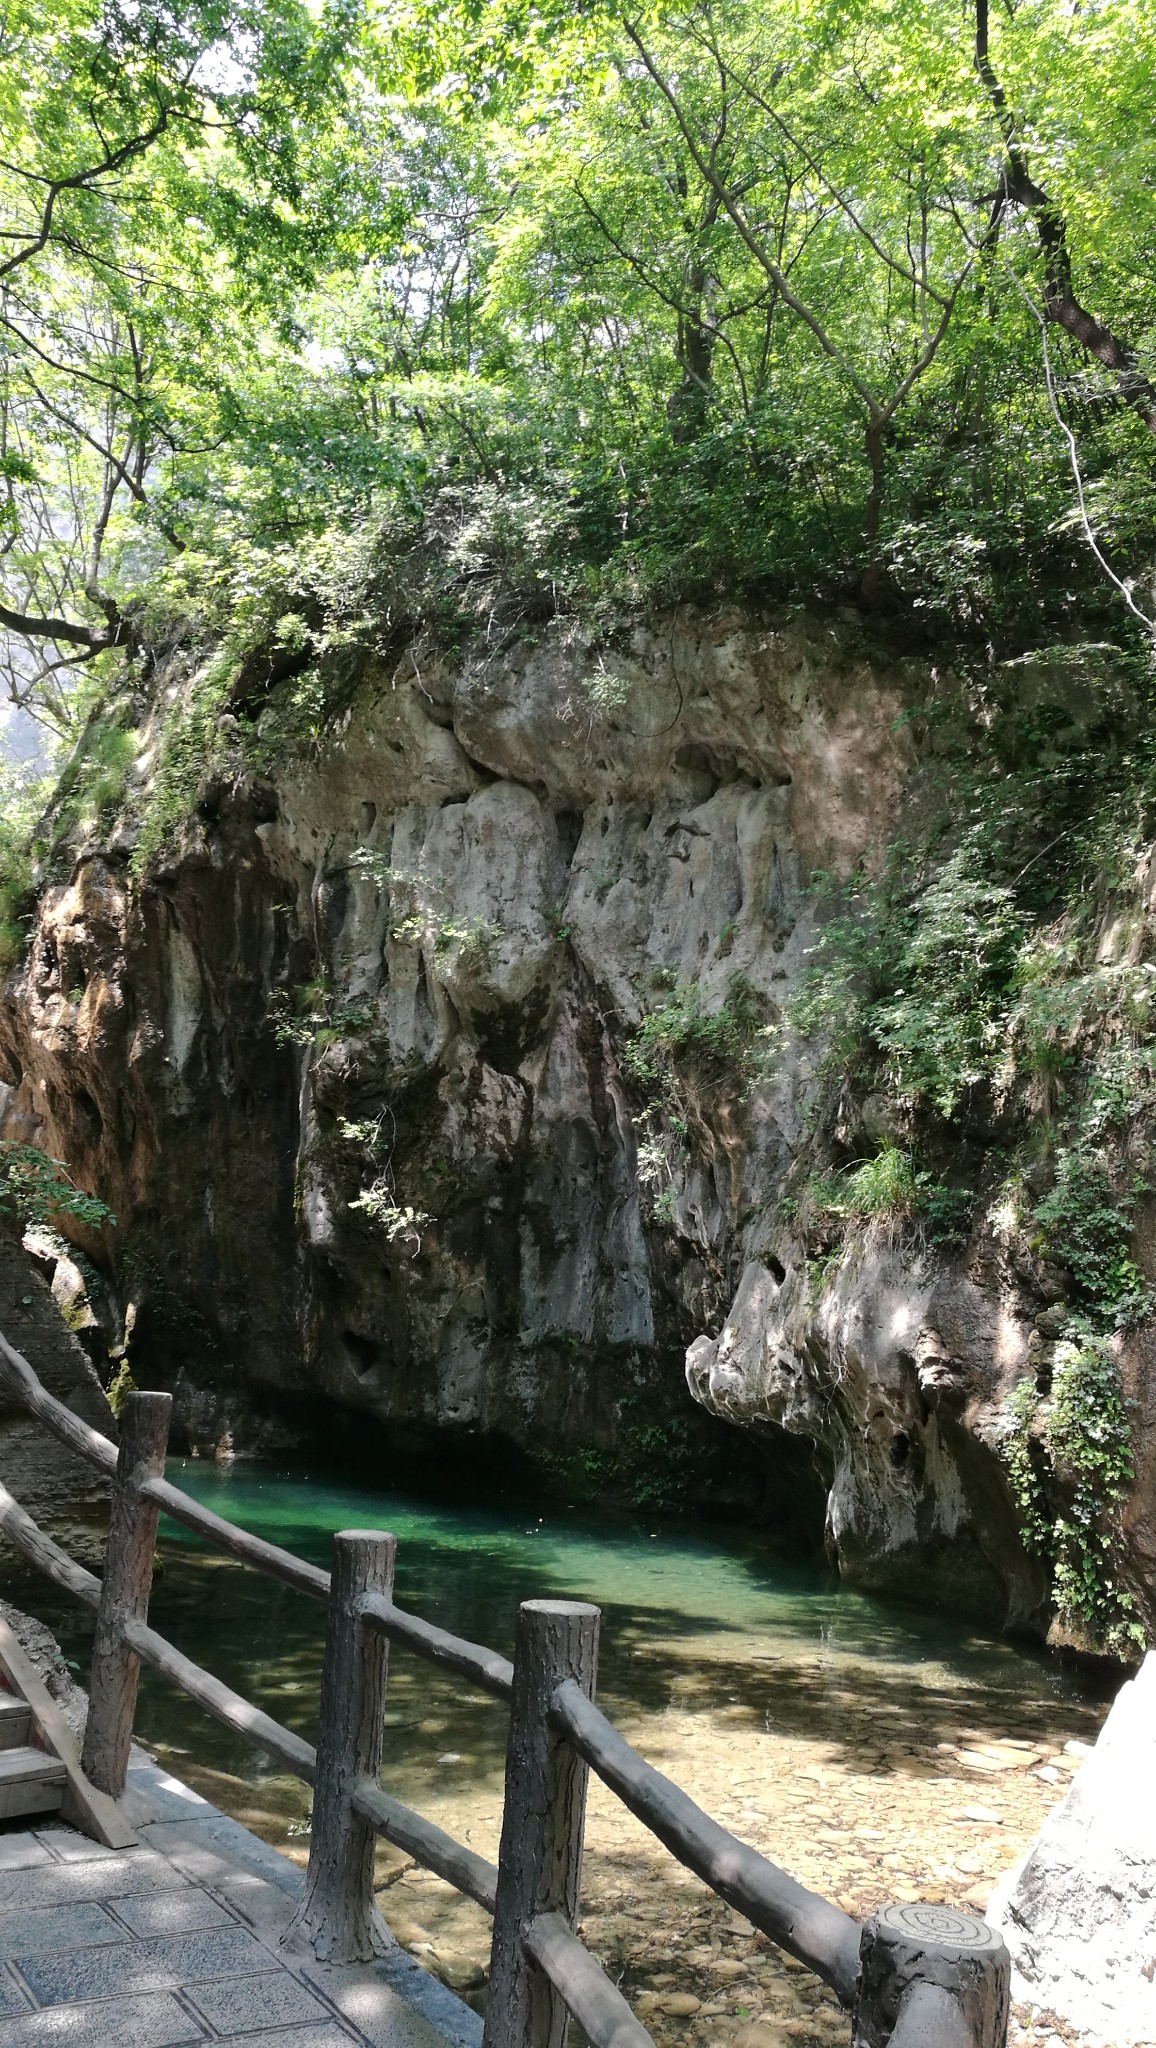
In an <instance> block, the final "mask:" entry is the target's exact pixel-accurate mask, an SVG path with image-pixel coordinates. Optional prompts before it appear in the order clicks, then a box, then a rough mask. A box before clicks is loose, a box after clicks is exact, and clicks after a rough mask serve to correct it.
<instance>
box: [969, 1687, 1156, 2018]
mask: <svg viewBox="0 0 1156 2048" xmlns="http://www.w3.org/2000/svg"><path fill="white" fill-rule="evenodd" d="M987 1917H988V1919H989V1920H990V1921H991V1923H992V1925H993V1926H996V1927H998V1928H1000V1930H1001V1932H1002V1934H1003V1936H1004V1939H1005V1941H1006V1942H1007V1945H1008V1947H1009V1949H1010V1950H1011V1955H1012V1962H1013V1966H1014V1974H1013V1980H1012V1995H1013V1998H1015V1999H1016V2000H1017V2001H1019V2000H1023V2001H1024V2002H1026V2003H1030V2004H1032V2005H1034V2006H1037V2007H1039V2008H1040V2009H1041V2010H1042V2011H1045V2012H1047V2013H1049V2014H1052V2015H1054V2017H1055V2018H1056V2019H1058V2020H1062V2021H1063V2022H1064V2023H1065V2024H1066V2025H1067V2026H1068V2027H1070V2028H1072V2029H1074V2030H1075V2031H1076V2032H1077V2033H1079V2034H1081V2035H1082V2036H1083V2037H1084V2038H1085V2040H1087V2041H1088V2042H1089V2043H1092V2044H1095V2048H1150V2044H1151V2043H1153V2042H1156V1653H1152V1654H1150V1655H1149V1656H1148V1657H1146V1658H1145V1660H1144V1663H1143V1665H1142V1667H1141V1669H1140V1672H1139V1674H1138V1676H1137V1677H1136V1678H1134V1679H1133V1680H1131V1682H1130V1683H1129V1684H1127V1685H1125V1686H1124V1688H1123V1690H1122V1691H1121V1693H1120V1694H1119V1697H1118V1698H1117V1700H1116V1703H1115V1705H1114V1707H1113V1708H1112V1711H1111V1713H1110V1714H1109V1716H1108V1719H1107V1721H1106V1722H1105V1724H1104V1728H1103V1731H1102V1733H1101V1735H1100V1739H1099V1741H1098V1742H1097V1744H1096V1746H1095V1748H1094V1749H1093V1750H1092V1751H1091V1753H1090V1755H1089V1756H1088V1758H1087V1760H1086V1762H1085V1763H1084V1764H1083V1766H1082V1767H1081V1769H1080V1771H1079V1772H1078V1773H1077V1775H1076V1777H1075V1778H1074V1779H1073V1781H1072V1785H1071V1788H1070V1790H1069V1792H1068V1794H1067V1796H1066V1797H1065V1798H1064V1799H1063V1800H1062V1801H1061V1803H1060V1805H1059V1806H1057V1807H1055V1808H1054V1810H1053V1811H1052V1813H1051V1814H1049V1816H1048V1818H1047V1820H1046V1821H1045V1822H1044V1825H1043V1827H1042V1828H1041V1830H1040V1832H1039V1834H1038V1835H1037V1837H1036V1840H1035V1842H1034V1843H1033V1844H1032V1847H1031V1848H1030V1849H1029V1850H1028V1853H1027V1855H1026V1857H1025V1858H1024V1860H1023V1862H1022V1863H1021V1864H1020V1865H1019V1866H1018V1868H1017V1869H1015V1870H1012V1871H1010V1872H1009V1873H1008V1874H1007V1876H1006V1877H1004V1878H1003V1879H1002V1880H1001V1882H1000V1884H999V1885H998V1886H997V1888H996V1891H995V1894H994V1896H993V1898H992V1900H991V1904H990V1906H989V1908H988V1915H987Z"/></svg>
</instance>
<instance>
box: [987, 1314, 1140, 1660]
mask: <svg viewBox="0 0 1156 2048" xmlns="http://www.w3.org/2000/svg"><path fill="white" fill-rule="evenodd" d="M1069 1331H1070V1334H1069V1336H1068V1337H1067V1338H1066V1339H1065V1340H1064V1341H1063V1342H1062V1343H1060V1344H1059V1345H1057V1347H1056V1360H1055V1366H1054V1370H1053V1376H1052V1391H1051V1398H1050V1400H1049V1401H1048V1402H1047V1404H1046V1407H1045V1408H1044V1410H1043V1416H1044V1420H1043V1427H1042V1430H1041V1429H1039V1428H1038V1424H1037V1417H1038V1415H1039V1414H1040V1402H1039V1398H1038V1396H1037V1393H1036V1389H1035V1387H1034V1385H1033V1383H1032V1381H1030V1380H1021V1381H1020V1382H1019V1383H1018V1385H1017V1386H1016V1387H1015V1388H1014V1389H1013V1391H1012V1393H1011V1394H1010V1395H1009V1397H1008V1399H1007V1402H1006V1403H1005V1410H1004V1420H1005V1436H1004V1462H1005V1465H1006V1468H1007V1471H1008V1476H1009V1479H1010V1481H1011V1486H1012V1491H1013V1494H1014V1495H1015V1499H1016V1503H1017V1506H1018V1508H1019V1512H1020V1524H1021V1529H1022V1532H1023V1536H1024V1540H1025V1542H1026V1543H1027V1545H1028V1547H1029V1549H1031V1550H1034V1551H1035V1552H1036V1554H1037V1555H1039V1556H1041V1557H1043V1558H1044V1559H1045V1560H1046V1562H1047V1563H1048V1564H1049V1565H1050V1567H1051V1570H1052V1575H1053V1597H1054V1600H1055V1603H1056V1608H1057V1611H1058V1613H1059V1615H1060V1618H1061V1620H1062V1621H1063V1622H1065V1623H1066V1624H1067V1625H1068V1626H1069V1627H1071V1628H1073V1629H1075V1630H1076V1631H1077V1633H1078V1635H1079V1636H1080V1637H1081V1638H1082V1639H1083V1640H1085V1641H1086V1642H1088V1643H1089V1644H1090V1645H1092V1646H1094V1647H1096V1648H1098V1649H1101V1650H1104V1651H1106V1652H1108V1653H1109V1654H1111V1655H1113V1656H1118V1657H1130V1656H1131V1657H1134V1656H1135V1655H1136V1653H1137V1651H1140V1650H1143V1648H1144V1644H1145V1636H1144V1629H1143V1625H1142V1623H1141V1621H1140V1618H1139V1610H1138V1608H1137V1604H1136V1601H1135V1599H1134V1597H1133V1595H1132V1594H1131V1593H1130V1592H1129V1591H1128V1590H1127V1588H1126V1587H1125V1586H1123V1585H1122V1584H1121V1581H1120V1568H1121V1551H1122V1544H1121V1532H1120V1510H1121V1508H1122V1506H1123V1503H1124V1502H1125V1500H1126V1499H1127V1496H1128V1492H1129V1488H1130V1487H1131V1484H1132V1481H1133V1478H1134V1466H1133V1460H1132V1445H1131V1430H1130V1427H1129V1423H1128V1415H1127V1410H1126V1408H1125V1405H1124V1397H1123V1394H1122V1391H1121V1388H1120V1377H1119V1373H1118V1370H1117V1367H1116V1361H1115V1357H1114V1354H1113V1347H1112V1343H1111V1340H1110V1339H1108V1338H1106V1337H1104V1336H1101V1335H1097V1334H1096V1333H1095V1332H1094V1331H1092V1330H1091V1329H1089V1328H1088V1327H1087V1326H1084V1327H1083V1328H1081V1327H1080V1325H1079V1323H1078V1321H1074V1322H1073V1323H1072V1324H1071V1325H1070V1326H1069ZM1033 1437H1035V1440H1036V1442H1037V1443H1038V1447H1039V1454H1042V1453H1045V1452H1046V1456H1047V1465H1048V1469H1047V1471H1046V1472H1044V1473H1042V1472H1041V1470H1040V1469H1039V1465H1038V1463H1037V1458H1036V1457H1033V1451H1032V1443H1033ZM1053 1502H1054V1503H1056V1505H1055V1506H1054V1507H1053V1505H1052V1504H1051V1503H1053Z"/></svg>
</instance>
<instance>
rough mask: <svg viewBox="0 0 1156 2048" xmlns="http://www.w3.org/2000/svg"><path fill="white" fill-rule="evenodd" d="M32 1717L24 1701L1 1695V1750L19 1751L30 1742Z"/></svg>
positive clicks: (7, 1694) (9, 1695)
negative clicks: (29, 1733) (24, 1744)
mask: <svg viewBox="0 0 1156 2048" xmlns="http://www.w3.org/2000/svg"><path fill="white" fill-rule="evenodd" d="M30 1719H31V1716H30V1715H29V1712H28V1708H27V1706H26V1705H25V1703H24V1701H23V1700H18V1699H14V1698H13V1696H12V1694H11V1693H0V1750H2V1749H19V1748H20V1745H21V1744H22V1743H24V1742H27V1740H28V1725H29V1721H30Z"/></svg>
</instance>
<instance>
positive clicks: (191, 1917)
mask: <svg viewBox="0 0 1156 2048" xmlns="http://www.w3.org/2000/svg"><path fill="white" fill-rule="evenodd" d="M129 1780H130V1789H129V1792H128V1793H127V1794H126V1801H125V1810H126V1813H127V1814H128V1817H129V1818H130V1820H131V1822H132V1825H133V1827H134V1828H136V1829H137V1831H138V1833H139V1834H140V1837H141V1843H142V1846H141V1847H140V1848H139V1849H122V1850H121V1851H120V1852H119V1853H117V1854H113V1853H111V1852H110V1851H109V1850H107V1849H102V1848H100V1847H99V1846H98V1845H97V1844H96V1843H94V1842H90V1841H88V1840H87V1839H86V1838H85V1837H84V1836H83V1835H78V1834H75V1833H74V1832H73V1831H72V1830H71V1829H68V1828H66V1827H63V1826H60V1825H58V1824H56V1823H55V1822H53V1823H47V1824H45V1826H43V1827H39V1828H33V1827H20V1826H12V1825H10V1826H9V1828H7V1829H6V1830H3V1831H0V2048H52V2044H56V2043H61V2044H67V2048H178V2044H181V2043H185V2042H200V2041H217V2042H231V2043H234V2044H236V2048H351V2044H354V2043H358V2044H361V2048H447V2044H448V2048H478V2044H479V2043H480V2041H481V2031H482V2029H481V2021H480V2020H479V2019H478V2017H477V2015H476V2014H474V2013H472V2012H471V2011H470V2010H469V2008H468V2007H467V2006H465V2005H463V2004H462V2003H461V2001H460V2000H459V1999H457V1998H455V1997H454V1996H453V1994H452V1992H450V1991H447V1990H446V1988H445V1987H444V1985H441V1984H439V1983H438V1982H437V1980H436V1978H433V1977H431V1976H429V1974H428V1973H427V1972H426V1971H425V1970H423V1969H421V1967H420V1965H418V1964H417V1963H415V1962H414V1961H413V1959H412V1957H409V1956H406V1955H405V1954H403V1953H402V1952H401V1951H400V1950H399V1951H398V1952H397V1953H396V1955H394V1956H391V1957H390V1958H389V1959H388V1960H386V1961H383V1962H382V1963H380V1964H376V1965H373V1966H369V1967H360V1966H352V1967H348V1968H333V1967H329V1966H326V1965H323V1964H319V1963H316V1962H314V1961H313V1960H312V1959H311V1958H310V1957H309V1956H308V1954H307V1953H306V1954H305V1955H299V1954H292V1955H290V1954H287V1953H286V1952H285V1951H284V1950H282V1949H281V1948H280V1947H279V1939H280V1936H281V1934H282V1933H283V1931H284V1929H285V1927H286V1926H287V1924H288V1922H289V1920H290V1918H291V1917H292V1914H293V1910H294V1907H295V1905H296V1902H297V1898H298V1897H299V1895H300V1890H301V1885H302V1881H303V1879H302V1873H301V1871H300V1870H299V1869H298V1868H297V1866H296V1865H295V1864H293V1863H290V1862H289V1861H288V1860H287V1858H285V1857H283V1856H279V1855H278V1854H277V1853H276V1851H275V1850H273V1849H270V1848H268V1847H267V1845H266V1844H265V1843H263V1842H260V1841H258V1840H257V1838H256V1837H255V1836H254V1835H251V1834H249V1832H248V1830H247V1829H245V1828H243V1827H241V1826H240V1825H239V1824H238V1823H237V1822H236V1821H232V1820H229V1819H228V1818H227V1817H226V1816H225V1815H224V1814H221V1813H218V1812H217V1810H216V1808H215V1807H212V1806H209V1805H207V1804H206V1803H205V1801H204V1800H201V1799H198V1798H197V1796H196V1794H195V1793H193V1792H190V1791H189V1789H188V1787H187V1786H185V1785H181V1784H179V1783H178V1782H177V1781H176V1780H175V1779H173V1778H169V1777H167V1776H166V1775H165V1774H164V1773H163V1772H162V1771H160V1770H158V1769H157V1767H156V1766H155V1765H154V1764H151V1763H145V1762H143V1761H142V1762H138V1763H135V1764H134V1765H133V1767H132V1769H131V1771H130V1774H129Z"/></svg>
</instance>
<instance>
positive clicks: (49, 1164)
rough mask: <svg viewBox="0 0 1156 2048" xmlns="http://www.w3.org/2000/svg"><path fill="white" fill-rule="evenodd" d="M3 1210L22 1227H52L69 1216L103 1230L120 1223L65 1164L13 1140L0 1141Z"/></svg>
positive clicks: (0, 1185) (37, 1148) (88, 1225)
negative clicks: (70, 1172) (36, 1225)
mask: <svg viewBox="0 0 1156 2048" xmlns="http://www.w3.org/2000/svg"><path fill="white" fill-rule="evenodd" d="M0 1210H2V1211H3V1212H4V1213H5V1214H6V1215H8V1216H13V1217H15V1218H16V1219H17V1220H18V1221H19V1222H20V1223H22V1224H24V1223H42V1224H52V1223H54V1222H57V1221H59V1219H60V1218H61V1217H65V1216H67V1217H71V1218H72V1220H73V1221H74V1222H76V1223H82V1224H84V1225H85V1226H86V1227H87V1228H88V1229H90V1230H103V1229H104V1228H105V1226H106V1225H109V1224H115V1222H116V1218H115V1216H114V1215H113V1213H112V1210H111V1209H110V1208H108V1207H107V1205H106V1204H105V1203H104V1202H102V1201H100V1199H99V1198H98V1197H97V1196H96V1195H89V1194H86V1193H85V1192H84V1189H83V1188H78V1187H77V1186H76V1184H75V1183H74V1181H73V1180H72V1178H71V1176H70V1174H69V1172H68V1168H67V1167H66V1166H65V1165H64V1164H63V1163H62V1161H60V1160H59V1159H50V1158H49V1157H48V1154H47V1153H46V1152H42V1151H41V1150H40V1148H39V1147H38V1146H36V1145H18V1144H16V1143H14V1142H13V1141H12V1140H10V1139H0Z"/></svg>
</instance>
